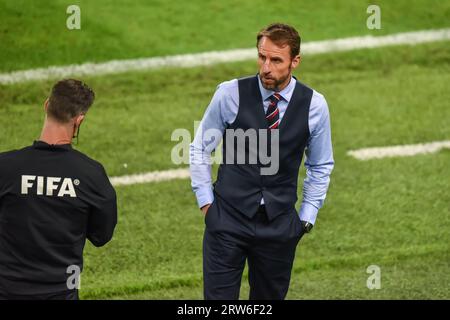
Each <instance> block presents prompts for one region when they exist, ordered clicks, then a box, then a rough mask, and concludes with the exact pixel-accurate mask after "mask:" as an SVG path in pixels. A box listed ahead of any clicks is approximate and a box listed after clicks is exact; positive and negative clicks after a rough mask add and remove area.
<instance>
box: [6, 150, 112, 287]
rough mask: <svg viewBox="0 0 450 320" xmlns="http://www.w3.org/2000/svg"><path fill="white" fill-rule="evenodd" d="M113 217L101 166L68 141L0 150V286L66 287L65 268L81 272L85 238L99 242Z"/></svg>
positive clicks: (107, 234) (68, 273)
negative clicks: (65, 142) (65, 143)
mask: <svg viewBox="0 0 450 320" xmlns="http://www.w3.org/2000/svg"><path fill="white" fill-rule="evenodd" d="M116 223H117V205H116V193H115V191H114V189H113V187H112V185H111V183H110V182H109V179H108V177H107V175H106V172H105V170H104V168H103V166H102V165H101V164H100V163H98V162H96V161H94V160H92V159H90V158H89V157H87V156H86V155H84V154H82V153H81V152H78V151H76V150H74V149H72V147H71V145H49V144H47V143H44V142H41V141H36V142H34V144H33V145H32V146H29V147H26V148H24V149H21V150H17V151H10V152H6V153H0V292H4V293H10V294H44V293H50V292H58V291H64V290H68V287H67V284H66V282H67V279H68V277H69V276H71V275H72V274H73V273H71V271H70V270H73V269H68V268H69V267H70V266H76V267H77V268H79V269H80V271H81V270H82V268H83V256H82V255H83V248H84V245H85V242H86V238H87V239H89V240H90V241H91V242H92V243H93V244H94V245H95V246H97V247H100V246H103V245H104V244H106V243H107V242H108V241H109V240H111V238H112V235H113V231H114V228H115V225H116ZM72 268H73V267H72Z"/></svg>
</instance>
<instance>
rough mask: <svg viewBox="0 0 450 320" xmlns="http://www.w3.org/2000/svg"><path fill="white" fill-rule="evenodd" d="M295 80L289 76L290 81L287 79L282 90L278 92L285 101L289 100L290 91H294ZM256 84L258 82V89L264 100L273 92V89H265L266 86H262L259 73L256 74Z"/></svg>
mask: <svg viewBox="0 0 450 320" xmlns="http://www.w3.org/2000/svg"><path fill="white" fill-rule="evenodd" d="M296 82H297V80H296V79H295V78H294V77H292V76H291V81H289V84H288V85H287V86H286V87H285V88H284V89H283V90H281V91H280V92H278V93H279V94H280V96H281V97H282V98H283V99H284V100H285V101H287V102H289V101H291V97H292V93H293V92H294V89H295V83H296ZM258 84H259V91H261V96H262V98H263V101H266V100H267V99H268V98H269V97H270V96H271V95H273V94H274V93H275V91H272V90H267V89H266V88H264V87H263V85H262V83H261V79H260V78H259V74H258Z"/></svg>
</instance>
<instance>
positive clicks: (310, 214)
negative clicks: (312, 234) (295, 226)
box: [299, 202, 319, 224]
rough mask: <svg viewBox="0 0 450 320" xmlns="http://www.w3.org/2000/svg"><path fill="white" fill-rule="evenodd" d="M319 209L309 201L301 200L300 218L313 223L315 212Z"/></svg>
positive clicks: (315, 216)
mask: <svg viewBox="0 0 450 320" xmlns="http://www.w3.org/2000/svg"><path fill="white" fill-rule="evenodd" d="M318 212H319V209H317V208H316V207H314V206H313V205H312V204H310V203H309V202H302V206H301V207H300V213H299V216H300V220H303V221H307V222H310V223H312V224H314V223H315V222H316V218H317V213H318Z"/></svg>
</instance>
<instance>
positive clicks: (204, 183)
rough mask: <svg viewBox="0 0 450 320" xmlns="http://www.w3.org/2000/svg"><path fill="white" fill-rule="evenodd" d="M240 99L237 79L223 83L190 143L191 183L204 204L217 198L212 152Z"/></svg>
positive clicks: (200, 203) (235, 112) (200, 202)
mask: <svg viewBox="0 0 450 320" xmlns="http://www.w3.org/2000/svg"><path fill="white" fill-rule="evenodd" d="M238 99H239V97H238V87H237V80H236V79H235V80H231V81H228V82H224V83H222V84H220V85H219V86H218V87H217V89H216V92H215V93H214V96H213V98H212V99H211V102H210V104H209V106H208V108H207V109H206V111H205V114H204V115H203V119H202V121H201V122H200V125H199V128H198V130H197V132H196V134H195V137H194V141H193V142H192V143H191V144H190V153H189V164H190V173H191V185H192V190H193V191H194V193H195V196H196V198H197V203H198V206H199V207H200V208H201V207H203V206H205V205H207V204H210V203H212V202H213V200H214V195H213V187H212V177H211V164H212V163H211V153H212V152H213V151H214V150H215V149H216V148H217V146H218V145H219V143H220V142H221V140H222V137H223V133H224V131H225V129H226V127H227V125H228V124H229V123H232V122H233V121H234V119H235V118H236V115H237V110H238V105H239V103H238Z"/></svg>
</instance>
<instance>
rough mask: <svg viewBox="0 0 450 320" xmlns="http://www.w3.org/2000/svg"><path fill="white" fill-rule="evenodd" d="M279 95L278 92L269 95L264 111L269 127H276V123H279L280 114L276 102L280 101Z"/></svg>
mask: <svg viewBox="0 0 450 320" xmlns="http://www.w3.org/2000/svg"><path fill="white" fill-rule="evenodd" d="M280 99H281V96H280V94H279V93H274V94H273V95H271V96H270V97H269V100H270V104H269V108H267V112H266V119H267V125H268V126H269V129H271V130H272V129H277V128H278V125H279V124H280V115H279V110H278V107H277V105H278V102H279V101H280Z"/></svg>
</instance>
